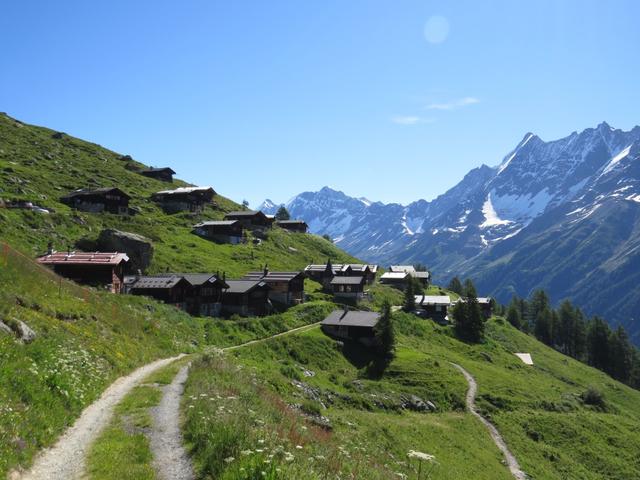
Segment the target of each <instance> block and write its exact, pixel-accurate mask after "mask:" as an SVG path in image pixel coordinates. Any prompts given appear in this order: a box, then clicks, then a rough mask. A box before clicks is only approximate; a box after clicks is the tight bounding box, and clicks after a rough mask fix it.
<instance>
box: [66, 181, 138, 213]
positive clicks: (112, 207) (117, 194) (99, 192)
mask: <svg viewBox="0 0 640 480" xmlns="http://www.w3.org/2000/svg"><path fill="white" fill-rule="evenodd" d="M129 200H131V197H130V196H129V195H127V194H126V193H125V192H123V191H122V190H120V189H119V188H115V187H108V188H96V189H88V188H82V189H80V190H75V191H73V192H71V193H68V194H66V195H65V196H63V197H61V198H60V201H61V202H62V203H64V204H65V205H69V206H70V207H71V208H75V209H76V210H81V211H83V212H92V213H101V212H107V213H114V214H116V215H128V214H129V213H130V210H129Z"/></svg>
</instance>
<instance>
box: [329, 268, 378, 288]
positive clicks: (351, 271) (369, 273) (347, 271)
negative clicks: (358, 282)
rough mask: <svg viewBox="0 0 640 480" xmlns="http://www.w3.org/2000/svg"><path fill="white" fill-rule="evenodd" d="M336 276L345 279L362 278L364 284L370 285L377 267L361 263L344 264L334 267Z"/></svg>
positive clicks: (374, 277) (373, 280)
mask: <svg viewBox="0 0 640 480" xmlns="http://www.w3.org/2000/svg"><path fill="white" fill-rule="evenodd" d="M335 268H336V275H340V276H345V277H364V280H365V283H366V284H367V285H371V284H373V283H374V282H375V280H376V274H377V273H378V265H365V264H362V263H345V264H344V265H335Z"/></svg>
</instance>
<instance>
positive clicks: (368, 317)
mask: <svg viewBox="0 0 640 480" xmlns="http://www.w3.org/2000/svg"><path fill="white" fill-rule="evenodd" d="M379 320H380V314H379V313H377V312H359V311H346V312H345V311H344V310H334V311H333V312H331V314H330V315H329V316H328V317H327V318H325V319H324V320H323V321H322V322H321V325H330V326H348V327H370V328H372V327H375V326H376V325H377V323H378V321H379Z"/></svg>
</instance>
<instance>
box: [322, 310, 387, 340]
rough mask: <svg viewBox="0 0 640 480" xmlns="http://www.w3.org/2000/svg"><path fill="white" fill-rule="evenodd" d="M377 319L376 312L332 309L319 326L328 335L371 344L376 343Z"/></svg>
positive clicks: (377, 314)
mask: <svg viewBox="0 0 640 480" xmlns="http://www.w3.org/2000/svg"><path fill="white" fill-rule="evenodd" d="M379 321H380V314H379V313H377V312H359V311H348V310H334V311H333V312H331V314H330V315H329V316H328V317H327V318H325V319H324V320H323V321H322V322H321V323H320V328H322V331H323V332H324V333H325V334H326V335H329V336H330V337H333V338H338V339H341V340H351V341H357V342H360V343H363V344H365V345H367V346H371V345H374V344H375V343H376V338H375V327H376V325H377V324H378V322H379Z"/></svg>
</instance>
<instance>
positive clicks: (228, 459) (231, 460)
mask: <svg viewBox="0 0 640 480" xmlns="http://www.w3.org/2000/svg"><path fill="white" fill-rule="evenodd" d="M234 460H235V458H233V457H227V458H225V459H224V461H225V462H227V463H231V462H233V461H234Z"/></svg>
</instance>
